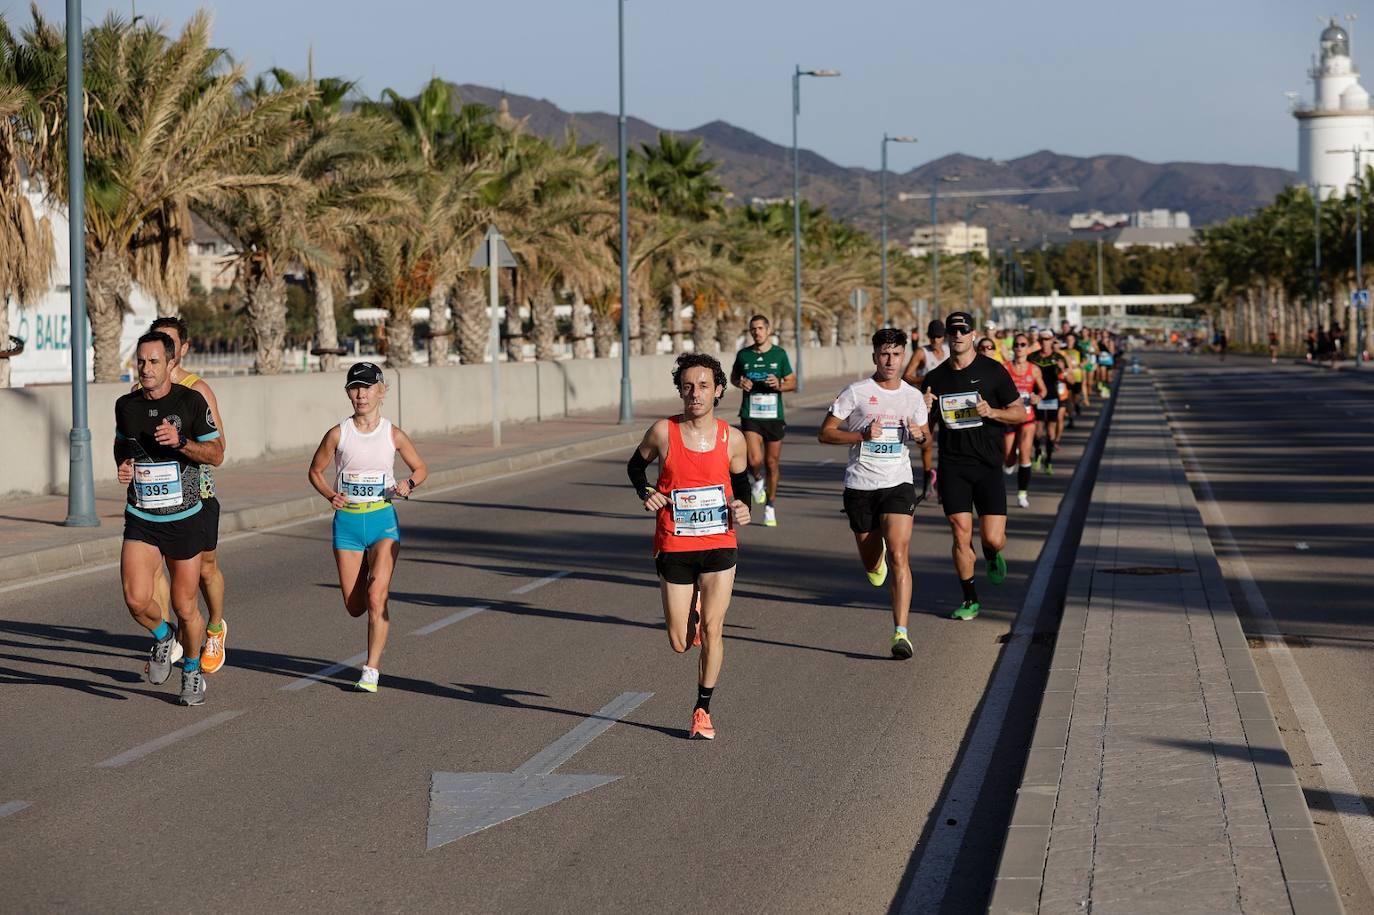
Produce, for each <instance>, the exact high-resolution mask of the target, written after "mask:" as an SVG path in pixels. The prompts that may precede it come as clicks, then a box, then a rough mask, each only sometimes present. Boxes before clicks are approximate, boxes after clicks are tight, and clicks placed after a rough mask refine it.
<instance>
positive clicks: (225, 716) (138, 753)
mask: <svg viewBox="0 0 1374 915" xmlns="http://www.w3.org/2000/svg"><path fill="white" fill-rule="evenodd" d="M242 714H243V712H241V711H232V710H231V711H227V712H219V713H218V714H215V715H211V716H210V717H209V718H202V719H201V720H200V721H197V722H196V723H195V724H189V725H187V726H186V727H184V728H181V729H179V730H176V731H173V732H172V733H170V734H163V735H162V736H161V737H156V738H154V739H152V740H150V741H148V742H147V743H141V744H139V745H138V746H136V747H133V748H132V749H129V750H125V751H124V752H123V753H120V754H119V755H117V756H111V757H110V758H109V759H105V760H101V761H100V762H98V763H96V767H97V768H100V769H117V768H119V767H120V766H125V765H128V764H129V763H131V762H134V761H135V760H139V759H142V758H143V757H145V756H147V755H148V754H149V753H156V752H157V751H158V750H161V749H162V748H163V747H168V746H171V745H172V744H174V743H176V742H177V741H178V740H185V739H186V738H187V737H194V736H196V735H197V734H199V733H201V732H202V731H208V730H210V729H211V728H215V727H219V726H220V725H221V724H224V723H225V722H226V721H232V720H234V719H235V718H237V717H238V716H240V715H242Z"/></svg>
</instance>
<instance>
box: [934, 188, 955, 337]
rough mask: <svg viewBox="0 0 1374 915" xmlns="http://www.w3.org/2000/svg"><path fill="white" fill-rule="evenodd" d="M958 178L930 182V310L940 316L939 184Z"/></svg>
mask: <svg viewBox="0 0 1374 915" xmlns="http://www.w3.org/2000/svg"><path fill="white" fill-rule="evenodd" d="M958 180H959V178H958V176H950V177H948V178H932V179H931V180H930V310H931V312H932V313H933V314H934V315H935V316H936V317H939V315H940V237H939V236H940V223H939V216H938V214H937V210H936V207H937V206H938V204H939V200H940V182H941V181H949V182H954V181H958Z"/></svg>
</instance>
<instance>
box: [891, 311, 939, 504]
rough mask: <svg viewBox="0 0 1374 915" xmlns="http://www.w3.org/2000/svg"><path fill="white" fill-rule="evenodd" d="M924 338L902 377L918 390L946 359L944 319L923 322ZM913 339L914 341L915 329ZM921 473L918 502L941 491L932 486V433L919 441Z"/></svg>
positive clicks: (933, 470)
mask: <svg viewBox="0 0 1374 915" xmlns="http://www.w3.org/2000/svg"><path fill="white" fill-rule="evenodd" d="M926 339H927V340H929V341H930V342H929V343H927V344H926V345H925V346H921V347H916V348H915V350H914V351H913V352H912V354H911V361H910V362H909V363H907V367H906V370H905V371H904V372H902V380H903V381H905V382H906V383H907V384H909V385H911V386H912V387H914V388H916V389H917V390H919V389H920V387H921V381H922V379H924V378H925V375H926V373H927V372H929V371H930V370H931V369H933V368H935V367H936V366H937V365H939V364H940V363H942V362H944V361H945V360H946V359H948V358H949V350H948V349H947V348H946V347H945V325H944V322H943V321H941V320H940V319H939V318H936V319H934V320H933V321H931V322H930V323H929V324H927V325H926ZM912 342H913V344H914V343H915V333H914V329H913V334H912ZM921 475H922V484H923V485H922V487H921V497H920V499H918V500H917V502H926V501H929V500H930V499H938V498H939V497H940V491H939V488H938V487H937V486H936V485H935V477H936V473H935V437H934V436H931V435H927V436H926V440H925V441H924V442H922V443H921Z"/></svg>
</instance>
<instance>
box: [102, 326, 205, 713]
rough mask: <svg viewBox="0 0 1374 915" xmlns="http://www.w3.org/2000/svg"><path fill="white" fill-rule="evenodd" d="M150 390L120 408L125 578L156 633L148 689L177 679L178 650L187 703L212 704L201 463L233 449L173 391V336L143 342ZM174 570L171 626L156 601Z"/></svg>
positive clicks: (196, 404) (198, 402)
mask: <svg viewBox="0 0 1374 915" xmlns="http://www.w3.org/2000/svg"><path fill="white" fill-rule="evenodd" d="M134 353H135V357H134V358H135V361H136V365H137V368H138V380H139V383H140V385H141V389H140V390H138V391H130V392H129V393H128V394H125V395H124V396H123V397H121V398H119V400H118V401H117V402H116V403H115V442H114V459H115V464H116V467H117V476H118V479H119V482H121V483H125V484H127V485H128V487H129V491H128V504H127V505H126V506H125V508H124V544H123V546H122V548H121V550H120V555H119V574H120V579H121V581H122V583H123V586H124V602H125V604H127V605H128V607H129V613H130V614H131V615H132V616H133V618H134V621H135V622H137V623H139V624H140V625H142V626H143V627H145V628H146V629H148V630H149V631H151V632H152V634H153V646H152V648H151V649H150V651H149V653H148V668H147V676H148V682H150V683H155V684H160V683H166V682H167V678H168V677H170V676H171V675H172V664H173V663H174V662H173V660H172V646H173V645H174V644H176V643H177V642H179V643H180V644H181V647H182V652H183V658H182V662H181V664H182V668H181V695H180V697H179V698H178V700H177V701H178V702H179V703H180V704H181V705H201V704H202V703H204V702H205V676H204V674H203V673H202V671H201V669H200V649H201V643H202V642H203V641H204V640H205V621H204V619H202V618H201V615H200V608H199V606H197V603H196V586H197V584H199V582H200V566H201V553H203V552H204V551H205V550H206V548H207V547H208V546H209V545H210V542H211V532H210V530H209V528H208V523H209V518H208V515H207V513H206V512H205V511H204V510H203V509H204V505H203V504H202V501H201V488H200V468H201V465H202V464H211V465H218V464H219V463H220V462H221V461H223V460H224V443H223V442H221V441H220V435H219V430H218V429H216V428H215V417H214V414H213V413H212V412H211V410H210V406H209V404H207V403H206V402H205V398H204V397H202V396H201V395H200V394H199V393H198V392H196V391H194V390H192V389H191V388H188V387H185V386H183V385H174V384H172V374H171V365H172V362H173V361H174V360H175V358H176V345H175V344H174V343H173V342H172V338H171V337H169V336H167V335H166V334H164V333H162V332H160V331H154V332H152V333H147V334H144V335H143V336H141V337H139V338H138V346H137V348H136V349H135V351H134ZM163 561H166V563H167V571H168V575H169V577H170V580H171V588H170V597H169V599H170V601H171V604H172V609H173V611H174V612H175V613H176V617H177V620H178V622H179V625H178V626H177V627H175V628H174V627H173V626H172V624H171V623H169V622H168V621H166V620H164V619H163V618H162V612H161V608H160V607H159V605H158V603H157V599H156V598H155V597H154V595H153V577H154V573H155V572H156V570H157V567H158V566H159V565H160V564H161V563H162V562H163Z"/></svg>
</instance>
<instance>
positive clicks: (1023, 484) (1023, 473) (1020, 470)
mask: <svg viewBox="0 0 1374 915" xmlns="http://www.w3.org/2000/svg"><path fill="white" fill-rule="evenodd" d="M1030 470H1031V469H1030V465H1029V464H1022V465H1021V466H1020V467H1017V468H1016V490H1017V492H1025V491H1026V490H1028V489H1030Z"/></svg>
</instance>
